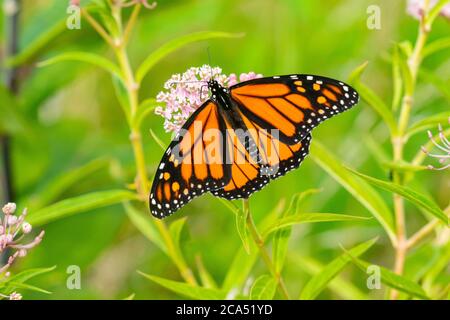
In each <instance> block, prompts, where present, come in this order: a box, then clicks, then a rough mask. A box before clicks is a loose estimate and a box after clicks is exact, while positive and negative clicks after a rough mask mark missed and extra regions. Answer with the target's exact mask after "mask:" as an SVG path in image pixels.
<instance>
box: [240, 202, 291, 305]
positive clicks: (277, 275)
mask: <svg viewBox="0 0 450 320" xmlns="http://www.w3.org/2000/svg"><path fill="white" fill-rule="evenodd" d="M243 211H244V215H246V217H247V227H248V228H249V230H250V233H251V234H252V238H253V240H254V241H255V244H256V246H257V247H258V249H259V252H260V254H261V257H262V259H263V261H264V263H265V264H266V266H267V268H268V269H269V271H270V273H271V274H272V276H273V277H274V278H275V280H276V281H277V285H278V289H279V292H280V294H281V295H282V296H283V297H284V298H285V299H287V300H290V297H289V292H288V291H287V288H286V285H285V283H284V280H283V278H282V277H281V274H280V273H279V272H277V271H276V269H275V266H274V264H273V262H272V259H271V258H270V255H269V253H268V252H267V250H266V247H265V246H264V239H263V238H262V237H261V235H260V234H259V232H258V229H257V228H256V225H255V222H254V220H253V217H252V214H251V212H250V204H249V200H248V199H244V200H243Z"/></svg>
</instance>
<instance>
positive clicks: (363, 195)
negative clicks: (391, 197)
mask: <svg viewBox="0 0 450 320" xmlns="http://www.w3.org/2000/svg"><path fill="white" fill-rule="evenodd" d="M310 155H311V157H312V159H313V160H314V161H315V162H316V163H317V164H318V165H319V166H321V167H322V168H323V169H324V170H325V171H326V172H328V173H329V174H330V175H331V176H332V177H333V178H334V179H335V180H336V181H337V182H338V183H340V184H341V185H342V186H343V187H344V188H345V189H347V191H348V192H350V193H351V194H352V195H353V197H354V198H355V199H356V200H358V201H359V202H360V203H361V204H362V205H363V206H365V207H366V208H367V209H368V210H369V212H370V213H371V214H372V215H373V216H374V217H375V218H376V219H377V220H378V221H379V222H380V224H381V225H382V226H383V228H384V230H385V231H386V233H387V234H388V236H389V238H390V239H391V241H392V242H394V243H395V239H396V237H395V231H394V230H395V229H394V221H393V215H392V212H391V211H390V209H389V207H388V206H387V204H386V203H385V202H384V200H383V198H382V197H381V196H380V194H379V193H378V192H377V191H376V190H375V189H373V188H372V187H371V186H370V185H369V184H368V183H366V182H364V181H362V180H360V179H357V178H356V177H355V176H354V175H353V174H351V173H350V172H349V171H348V170H347V169H346V168H345V167H344V166H343V165H342V164H341V163H340V161H339V160H338V159H337V158H336V157H335V156H334V155H333V154H332V153H331V152H330V151H328V150H327V149H326V148H325V147H324V146H323V145H322V144H321V143H320V142H319V141H317V139H316V141H315V143H314V144H313V145H312V146H311V153H310Z"/></svg>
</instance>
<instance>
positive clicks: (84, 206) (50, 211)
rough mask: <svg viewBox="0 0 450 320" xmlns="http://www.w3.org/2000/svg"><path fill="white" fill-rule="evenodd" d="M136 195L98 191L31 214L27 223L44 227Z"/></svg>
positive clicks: (116, 191)
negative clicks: (58, 220) (55, 221)
mask: <svg viewBox="0 0 450 320" xmlns="http://www.w3.org/2000/svg"><path fill="white" fill-rule="evenodd" d="M134 199H136V194H135V193H133V192H130V191H126V190H109V191H98V192H92V193H89V194H85V195H82V196H77V197H73V198H69V199H65V200H62V201H59V202H56V203H54V204H52V205H50V206H48V207H45V208H42V209H40V210H37V211H34V212H32V213H31V214H30V215H28V221H29V222H30V223H31V224H33V225H44V224H47V223H49V222H52V221H54V220H57V219H62V218H65V217H68V216H70V215H73V214H77V213H82V212H85V211H89V210H93V209H97V208H102V207H106V206H110V205H112V204H117V203H121V202H122V201H127V200H134Z"/></svg>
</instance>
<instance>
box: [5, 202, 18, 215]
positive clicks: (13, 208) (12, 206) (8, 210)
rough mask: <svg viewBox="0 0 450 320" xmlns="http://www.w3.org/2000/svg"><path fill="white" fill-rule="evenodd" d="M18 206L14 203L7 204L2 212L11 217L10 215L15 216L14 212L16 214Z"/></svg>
mask: <svg viewBox="0 0 450 320" xmlns="http://www.w3.org/2000/svg"><path fill="white" fill-rule="evenodd" d="M16 208H17V206H16V204H15V203H14V202H8V203H7V204H5V205H4V206H3V208H2V211H3V213H4V214H5V215H10V214H14V212H16Z"/></svg>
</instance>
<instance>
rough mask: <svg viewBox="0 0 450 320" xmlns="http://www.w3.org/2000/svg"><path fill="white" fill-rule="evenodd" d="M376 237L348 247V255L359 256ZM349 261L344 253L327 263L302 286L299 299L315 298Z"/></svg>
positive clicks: (368, 247)
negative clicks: (350, 247)
mask: <svg viewBox="0 0 450 320" xmlns="http://www.w3.org/2000/svg"><path fill="white" fill-rule="evenodd" d="M376 241H377V239H372V240H369V241H367V242H364V243H361V244H359V245H357V246H355V247H354V248H352V249H350V250H349V251H348V252H349V255H350V254H351V255H352V257H359V256H360V255H362V254H363V253H364V252H366V251H367V250H369V249H370V247H372V246H373V245H374V244H375V242H376ZM350 261H351V259H350V257H349V256H348V255H346V254H342V255H340V256H339V257H337V258H336V259H334V260H333V261H331V262H330V263H329V264H327V265H326V266H325V267H324V268H323V269H322V270H321V271H320V272H319V273H317V275H315V276H314V277H312V278H311V279H310V280H309V281H308V283H307V284H306V285H305V286H304V287H303V290H302V292H301V294H300V299H301V300H312V299H315V298H316V297H317V296H318V295H319V293H320V292H321V291H322V290H323V289H324V288H325V287H326V286H327V285H328V284H329V282H330V281H331V280H333V279H334V278H335V277H336V276H337V275H338V274H339V273H340V272H341V271H342V270H343V269H344V268H345V266H347V264H348V263H349V262H350Z"/></svg>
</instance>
